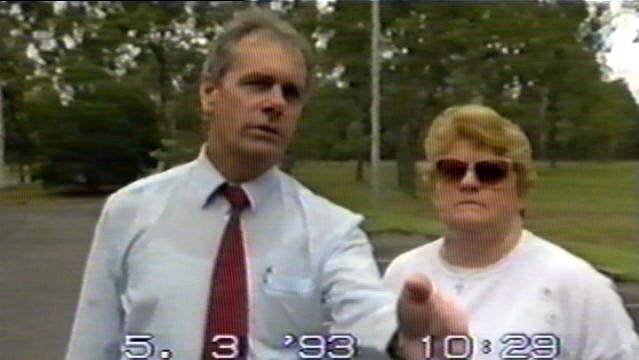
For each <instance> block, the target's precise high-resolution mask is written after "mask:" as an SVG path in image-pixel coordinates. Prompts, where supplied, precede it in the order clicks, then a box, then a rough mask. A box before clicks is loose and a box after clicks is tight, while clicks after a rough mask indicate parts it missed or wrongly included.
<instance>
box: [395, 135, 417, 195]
mask: <svg viewBox="0 0 639 360" xmlns="http://www.w3.org/2000/svg"><path fill="white" fill-rule="evenodd" d="M414 137H415V134H414V132H413V131H412V126H410V124H404V125H403V126H402V127H401V129H400V134H399V141H398V142H397V153H396V158H397V183H398V185H399V188H400V189H401V190H402V191H403V192H404V193H406V194H408V195H410V196H412V197H415V190H416V186H415V175H416V173H415V149H414V145H415V139H414Z"/></svg>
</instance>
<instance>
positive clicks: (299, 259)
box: [67, 9, 466, 360]
mask: <svg viewBox="0 0 639 360" xmlns="http://www.w3.org/2000/svg"><path fill="white" fill-rule="evenodd" d="M309 54H310V47H309V46H308V44H307V42H306V41H305V40H304V39H303V38H302V37H301V36H300V35H299V34H298V33H297V32H296V31H295V30H294V29H293V28H292V27H290V25H288V24H287V23H285V22H283V21H281V20H279V19H278V18H277V17H275V16H274V15H272V14H271V13H269V12H265V11H262V10H256V9H250V10H247V11H243V12H241V13H238V14H236V16H235V18H234V19H233V20H232V21H231V22H229V23H228V24H227V25H226V26H225V30H224V32H223V33H222V34H221V35H220V36H219V37H218V38H217V39H216V40H215V41H214V44H213V46H212V48H211V53H210V55H209V58H208V60H207V62H206V64H205V67H204V70H203V75H202V83H201V88H200V96H201V105H202V112H203V115H204V117H205V118H206V119H207V122H208V125H209V129H208V142H207V144H205V145H204V146H203V147H202V149H201V152H200V155H199V157H198V158H197V159H196V160H195V161H193V162H190V163H188V164H185V165H181V166H178V167H175V168H173V169H170V170H168V171H166V172H164V173H161V174H157V175H153V176H150V177H147V178H144V179H141V180H139V181H136V182H134V183H132V184H130V185H128V186H126V187H124V188H123V189H121V190H119V191H118V192H116V193H115V194H113V195H111V196H110V197H109V199H108V200H107V202H106V204H105V206H104V209H103V211H102V214H101V217H100V220H99V222H98V225H97V227H96V231H95V237H94V242H93V245H92V248H91V252H90V255H89V259H88V262H87V267H86V271H85V275H84V279H83V285H82V292H81V295H80V300H79V304H78V308H77V311H76V319H75V323H74V326H73V331H72V334H71V341H70V343H69V348H68V352H67V360H87V359H91V360H107V359H109V360H113V359H131V358H142V359H145V358H148V359H168V358H171V359H180V360H200V359H204V358H206V359H212V358H216V357H215V356H212V354H208V353H206V352H204V356H203V355H202V354H203V348H204V345H205V344H204V343H205V342H207V341H213V339H206V340H204V337H205V334H206V333H205V327H206V321H207V310H208V299H209V291H210V288H215V287H216V286H218V284H211V273H212V271H213V269H214V267H215V262H216V257H217V254H218V248H219V246H220V242H221V238H222V235H223V231H224V228H225V225H226V223H227V221H228V219H229V210H230V204H229V202H228V201H226V199H224V197H221V196H216V194H217V190H218V189H219V188H220V187H222V186H228V185H234V186H239V187H241V189H242V190H243V192H244V193H245V194H246V196H247V197H248V202H249V207H248V208H247V209H246V210H245V211H243V212H242V214H241V232H242V236H243V241H244V245H243V246H244V253H245V254H246V255H245V261H246V279H247V280H246V283H247V288H248V294H247V297H248V319H247V322H248V336H247V337H248V352H247V354H246V357H235V356H229V357H223V356H222V357H217V358H247V359H260V360H261V359H265V360H282V359H296V358H298V357H299V356H300V354H306V355H309V354H315V355H317V354H320V353H321V354H323V355H324V357H325V358H334V356H335V354H340V355H344V354H351V353H353V354H354V353H355V352H358V353H359V356H360V358H364V359H374V358H386V357H387V355H388V354H387V352H388V351H389V347H390V348H391V349H390V352H391V353H392V354H391V355H393V354H397V353H401V354H403V355H404V356H406V358H408V359H415V360H416V359H423V354H422V349H423V343H422V342H421V339H422V337H423V336H426V335H447V334H453V333H455V334H462V333H465V332H466V322H465V319H464V317H463V315H462V314H461V313H459V312H458V311H457V309H456V308H455V307H454V306H452V305H451V304H449V303H447V302H445V301H444V300H443V299H442V297H441V296H440V295H439V294H436V293H434V291H432V287H431V285H430V283H429V282H428V281H427V280H425V279H422V278H414V279H412V280H411V281H410V282H409V284H408V285H407V287H406V288H405V291H404V293H403V295H402V297H401V299H400V301H399V305H398V302H397V299H395V298H394V297H393V295H391V294H390V293H388V292H387V291H386V290H384V289H383V287H382V283H381V280H380V278H379V274H378V272H377V268H376V266H375V263H374V260H373V257H372V254H371V247H370V245H369V242H368V239H367V237H366V235H365V234H364V233H363V232H362V230H361V229H360V228H359V225H360V223H361V221H362V217H361V216H360V215H357V214H354V213H352V212H350V211H348V210H346V209H343V208H341V207H339V206H337V205H335V204H332V203H331V202H329V201H327V200H325V199H323V198H321V197H319V196H317V195H315V194H313V193H312V192H310V191H309V190H308V189H306V188H305V187H304V186H302V185H301V184H299V183H298V182H297V181H295V180H294V179H293V178H291V177H289V176H288V175H286V174H284V173H283V172H281V171H280V170H279V169H277V168H276V167H275V165H276V164H277V163H278V162H279V161H280V160H281V159H282V156H283V154H284V152H285V150H286V148H287V146H288V145H289V143H290V141H291V139H292V138H293V135H294V132H295V127H296V123H297V120H298V119H299V117H300V115H301V113H302V109H303V107H304V104H305V101H306V99H307V96H308V88H309V82H310V78H311V66H312V63H311V62H310V57H309ZM238 281H239V280H238ZM398 309H399V310H398ZM396 314H399V320H400V323H401V326H399V331H397V329H398V324H397V315H396ZM327 334H341V335H338V338H337V340H339V342H338V341H337V340H336V338H330V337H323V336H327ZM393 334H396V336H395V337H394V338H393ZM391 338H393V339H394V340H393V341H391ZM322 339H323V340H322ZM331 342H334V343H331ZM318 344H319V345H318ZM322 344H324V345H322ZM389 345H390V346H389ZM228 346H234V344H230V345H229V344H227V347H228ZM316 358H317V357H316Z"/></svg>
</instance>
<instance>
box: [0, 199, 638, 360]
mask: <svg viewBox="0 0 639 360" xmlns="http://www.w3.org/2000/svg"><path fill="white" fill-rule="evenodd" d="M103 202H104V198H69V199H45V200H38V201H30V200H29V199H23V200H21V201H12V202H11V203H2V202H0V359H3V360H5V359H6V360H33V359H47V360H55V359H63V357H64V353H65V349H66V344H67V341H68V338H69V332H70V330H71V324H72V321H73V313H74V309H75V306H76V302H77V297H78V292H79V290H80V281H81V277H82V272H83V269H84V264H85V261H86V256H87V254H88V251H89V246H90V243H91V237H92V233H93V227H94V225H95V222H96V220H97V218H98V216H99V213H100V209H101V207H102V204H103ZM424 240H425V239H424V238H423V237H420V236H416V235H400V234H392V235H389V234H385V235H377V236H374V238H373V242H374V243H375V245H376V249H377V252H376V255H377V257H378V259H379V260H380V265H381V267H384V266H385V264H387V261H388V260H389V259H391V258H392V257H393V256H395V255H396V254H398V253H400V252H403V251H405V250H406V249H409V248H411V247H413V246H415V245H417V244H420V243H422V242H423V241H424ZM619 286H620V287H619V288H620V292H621V294H622V296H623V297H624V300H625V302H626V303H627V304H628V306H629V310H630V312H631V314H632V316H633V318H634V320H635V324H637V321H638V319H639V285H638V284H619ZM87 360H89V359H87Z"/></svg>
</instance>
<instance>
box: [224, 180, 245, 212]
mask: <svg viewBox="0 0 639 360" xmlns="http://www.w3.org/2000/svg"><path fill="white" fill-rule="evenodd" d="M222 195H224V197H225V198H226V200H228V202H229V203H230V204H231V208H232V209H233V210H234V211H241V210H244V209H246V208H247V207H248V206H249V205H250V204H251V202H250V201H249V199H248V196H246V193H245V192H244V190H242V188H241V187H239V186H235V185H227V186H224V188H223V189H222Z"/></svg>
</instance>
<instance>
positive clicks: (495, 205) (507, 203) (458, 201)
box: [433, 140, 526, 231]
mask: <svg viewBox="0 0 639 360" xmlns="http://www.w3.org/2000/svg"><path fill="white" fill-rule="evenodd" d="M512 165H513V164H512V162H511V161H510V160H509V159H508V158H505V157H500V156H496V155H495V154H494V153H493V152H492V151H490V150H489V149H486V148H483V147H477V146H475V145H474V144H473V143H471V142H469V141H466V140H458V141H457V142H455V143H454V144H453V146H452V147H451V150H450V151H449V152H448V153H446V154H445V155H444V156H441V157H439V158H438V159H435V166H436V167H437V169H436V170H435V179H434V181H435V191H434V194H433V202H434V205H435V208H436V209H437V211H438V212H439V217H440V218H441V220H442V221H443V222H444V224H446V226H447V227H448V228H449V229H456V230H465V231H474V230H490V229H500V228H504V227H508V226H510V225H511V224H512V223H513V222H514V221H515V220H518V219H519V218H520V215H519V212H520V210H522V209H524V208H525V206H526V204H525V200H524V199H523V198H520V197H519V196H518V194H517V175H516V173H515V172H514V171H513V167H512Z"/></svg>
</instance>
